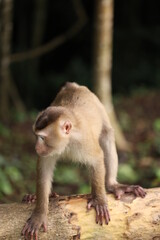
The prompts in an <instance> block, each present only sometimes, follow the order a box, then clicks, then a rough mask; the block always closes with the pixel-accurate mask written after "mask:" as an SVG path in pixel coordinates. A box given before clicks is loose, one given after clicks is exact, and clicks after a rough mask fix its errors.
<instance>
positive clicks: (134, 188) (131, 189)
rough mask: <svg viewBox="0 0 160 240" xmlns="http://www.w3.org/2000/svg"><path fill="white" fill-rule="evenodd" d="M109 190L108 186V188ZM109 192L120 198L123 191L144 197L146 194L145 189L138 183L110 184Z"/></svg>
mask: <svg viewBox="0 0 160 240" xmlns="http://www.w3.org/2000/svg"><path fill="white" fill-rule="evenodd" d="M109 190H110V188H109ZM110 191H111V192H113V193H114V194H115V197H116V198H117V199H120V198H121V197H122V196H123V195H124V194H125V193H133V194H134V195H135V196H136V197H141V198H144V197H145V196H146V192H145V190H144V189H143V188H142V187H141V186H139V185H131V186H129V185H123V184H116V185H114V186H111V190H110Z"/></svg>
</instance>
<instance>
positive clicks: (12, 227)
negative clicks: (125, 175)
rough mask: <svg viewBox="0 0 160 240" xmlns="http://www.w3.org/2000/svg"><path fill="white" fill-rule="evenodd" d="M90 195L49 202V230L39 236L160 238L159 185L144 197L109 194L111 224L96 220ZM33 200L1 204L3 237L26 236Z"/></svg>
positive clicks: (94, 239) (97, 239)
mask: <svg viewBox="0 0 160 240" xmlns="http://www.w3.org/2000/svg"><path fill="white" fill-rule="evenodd" d="M88 198H89V195H80V196H72V197H58V198H56V199H55V200H52V201H51V202H50V204H49V216H48V231H47V233H41V232H40V233H39V239H43V240H45V239H47V240H49V239H54V240H61V239H63V240H64V239H65V240H69V239H87V240H88V239H92V240H107V239H108V240H111V239H114V240H121V239H122V240H124V239H136V240H151V239H154V240H158V239H160V188H154V189H148V190H147V195H146V197H145V198H144V199H142V198H135V197H134V196H132V195H125V196H124V197H123V199H121V200H115V199H114V197H113V195H111V194H108V205H109V211H110V215H111V222H110V223H109V225H103V226H99V225H97V224H96V223H95V211H94V210H91V211H89V212H87V211H86V205H87V199H88ZM33 208H34V204H24V203H13V204H1V205H0V216H1V217H0V239H7V240H8V239H14V240H15V239H23V238H22V237H20V232H21V230H22V227H23V225H24V224H25V222H26V220H27V219H28V218H29V217H30V215H31V212H32V210H33Z"/></svg>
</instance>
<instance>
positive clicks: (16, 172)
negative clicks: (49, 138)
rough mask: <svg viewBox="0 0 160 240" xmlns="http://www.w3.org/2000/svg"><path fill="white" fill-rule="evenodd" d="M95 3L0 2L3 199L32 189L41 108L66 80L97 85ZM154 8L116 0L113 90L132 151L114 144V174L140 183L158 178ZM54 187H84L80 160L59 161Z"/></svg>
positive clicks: (159, 80) (159, 25) (159, 47)
mask: <svg viewBox="0 0 160 240" xmlns="http://www.w3.org/2000/svg"><path fill="white" fill-rule="evenodd" d="M4 2H5V3H4ZM96 3H97V2H96V1H91V0H85V1H84V0H83V1H78V0H77V1H71V0H68V1H65V0H60V1H51V0H34V1H31V0H23V1H20V0H2V1H1V2H0V66H1V68H0V117H1V118H0V202H1V203H4V202H11V201H21V199H22V196H23V195H24V194H25V193H33V192H35V178H36V170H35V166H36V158H37V157H36V154H35V150H34V141H35V139H34V136H33V134H32V124H33V122H34V120H35V118H36V115H37V113H38V111H39V110H42V109H44V108H45V107H47V106H48V105H49V104H50V103H51V101H52V100H53V98H54V97H55V95H56V93H57V91H58V89H59V88H60V86H61V85H62V84H63V83H65V82H66V81H75V82H77V83H79V84H83V85H86V86H88V87H89V88H90V89H91V90H94V82H93V77H94V76H93V48H94V46H93V45H94V44H93V43H94V35H95V12H96V6H97V5H96ZM4 6H5V10H4ZM159 9H160V2H159V1H158V0H154V1H149V0H146V1H144V0H134V1H133V0H128V1H125V0H121V1H118V0H115V1H114V25H113V43H112V73H111V79H112V97H113V103H114V109H115V112H116V115H117V119H118V122H119V124H120V126H121V129H122V131H123V133H124V136H125V139H126V140H127V142H129V143H130V144H131V146H132V148H131V150H130V151H122V150H121V149H119V150H118V154H119V162H120V165H119V174H118V178H119V180H120V181H121V182H126V183H129V184H133V183H134V184H141V185H142V186H144V187H156V186H159V185H160V103H159V102H160V14H159ZM47 44H48V45H47ZM42 46H45V47H44V48H43V47H42ZM32 49H37V51H31V50H32ZM54 191H56V192H58V193H59V194H63V195H68V194H73V193H88V192H89V191H90V185H89V179H88V174H87V170H86V169H85V167H84V166H80V167H79V166H76V165H74V164H72V163H66V162H65V163H60V164H58V166H57V168H56V172H55V181H54Z"/></svg>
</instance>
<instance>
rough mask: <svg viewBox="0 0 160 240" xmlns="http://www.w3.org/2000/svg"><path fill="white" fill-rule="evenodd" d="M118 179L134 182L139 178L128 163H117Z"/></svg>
mask: <svg viewBox="0 0 160 240" xmlns="http://www.w3.org/2000/svg"><path fill="white" fill-rule="evenodd" d="M118 179H119V180H120V181H122V182H126V183H131V184H133V183H136V182H137V181H138V179H139V177H138V174H137V172H136V171H135V170H134V169H133V168H132V166H130V165H129V164H126V163H123V164H119V169H118Z"/></svg>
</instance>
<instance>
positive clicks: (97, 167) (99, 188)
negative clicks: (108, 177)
mask: <svg viewBox="0 0 160 240" xmlns="http://www.w3.org/2000/svg"><path fill="white" fill-rule="evenodd" d="M94 157H95V158H96V162H95V163H94V164H93V165H92V166H91V168H90V173H91V185H92V192H91V193H92V198H91V199H90V200H89V201H88V204H87V208H88V210H89V209H90V208H91V207H94V208H95V210H96V223H99V224H100V225H103V219H104V220H105V223H106V224H108V223H109V221H110V215H109V211H108V206H107V197H106V191H105V166H104V161H103V153H102V151H101V153H100V154H99V155H98V156H97V157H96V154H95V156H94Z"/></svg>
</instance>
